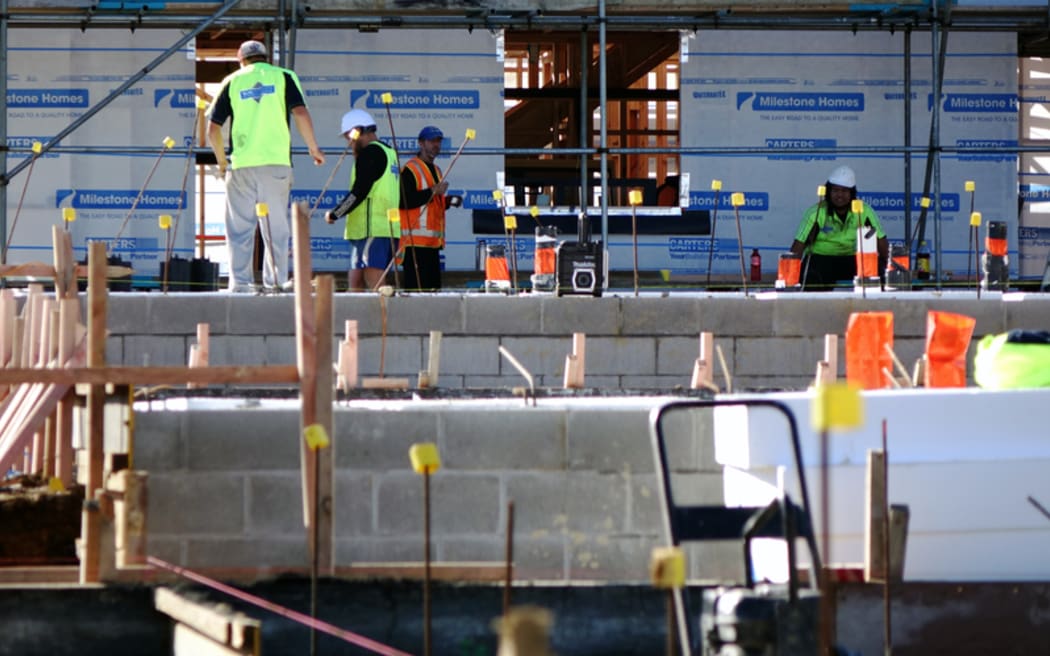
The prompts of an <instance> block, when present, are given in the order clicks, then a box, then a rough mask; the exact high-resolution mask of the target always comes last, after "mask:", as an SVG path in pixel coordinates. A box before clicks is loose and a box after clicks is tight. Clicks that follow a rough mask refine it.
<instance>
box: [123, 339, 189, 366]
mask: <svg viewBox="0 0 1050 656" xmlns="http://www.w3.org/2000/svg"><path fill="white" fill-rule="evenodd" d="M187 354H188V350H187V348H186V337H185V336H183V335H177V336H176V335H170V336H157V335H127V336H125V337H124V358H123V361H124V365H125V366H128V367H146V366H150V367H166V366H178V365H182V366H185V365H186V362H187V361H188V360H187Z"/></svg>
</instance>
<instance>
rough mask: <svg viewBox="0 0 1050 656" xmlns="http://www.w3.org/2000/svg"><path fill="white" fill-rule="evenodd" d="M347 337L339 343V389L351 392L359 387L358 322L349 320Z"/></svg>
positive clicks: (346, 329)
mask: <svg viewBox="0 0 1050 656" xmlns="http://www.w3.org/2000/svg"><path fill="white" fill-rule="evenodd" d="M344 332H345V337H344V338H343V341H342V342H340V343H339V365H338V370H339V376H338V379H337V384H338V387H339V389H341V390H343V391H344V392H349V391H350V389H351V388H354V387H357V320H356V319H347V320H346V328H345V330H344Z"/></svg>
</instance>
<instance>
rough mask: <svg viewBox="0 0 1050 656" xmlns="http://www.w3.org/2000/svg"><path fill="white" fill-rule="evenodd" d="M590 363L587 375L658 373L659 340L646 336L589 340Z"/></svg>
mask: <svg viewBox="0 0 1050 656" xmlns="http://www.w3.org/2000/svg"><path fill="white" fill-rule="evenodd" d="M570 351H571V349H570ZM586 361H587V373H593V374H598V375H601V374H622V373H624V372H631V373H632V374H636V375H637V374H655V373H656V340H655V338H646V337H634V338H627V337H597V338H591V339H588V340H587V353H586Z"/></svg>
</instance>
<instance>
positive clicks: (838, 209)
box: [791, 166, 890, 291]
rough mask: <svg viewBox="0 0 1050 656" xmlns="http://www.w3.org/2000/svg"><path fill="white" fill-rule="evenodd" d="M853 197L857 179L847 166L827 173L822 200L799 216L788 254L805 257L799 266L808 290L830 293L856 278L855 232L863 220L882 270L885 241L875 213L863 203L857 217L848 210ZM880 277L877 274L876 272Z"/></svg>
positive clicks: (887, 252) (886, 252)
mask: <svg viewBox="0 0 1050 656" xmlns="http://www.w3.org/2000/svg"><path fill="white" fill-rule="evenodd" d="M856 198H857V176H856V174H855V173H854V172H853V169H851V168H850V167H848V166H840V167H838V168H836V169H835V170H834V171H832V172H831V175H829V176H828V180H827V184H826V185H825V197H824V199H823V200H821V201H820V202H818V203H817V204H816V205H813V206H812V207H810V208H809V209H807V210H806V211H805V213H804V214H803V215H802V222H801V223H800V224H799V227H798V232H797V233H796V234H795V240H794V242H792V244H791V252H792V253H795V254H796V255H799V256H804V255H806V254H808V260H807V261H805V262H804V263H803V265H802V271H803V273H802V286H803V288H804V289H809V290H816V291H819V290H830V289H831V288H832V287H834V285H835V284H836V283H837V282H839V281H843V280H848V281H851V282H852V280H853V278H854V277H855V276H856V275H857V262H856V257H855V254H856V251H857V230H858V226H859V225H860V224H861V222H862V221H863V225H864V226H865V228H866V229H870V230H874V231H875V236H876V238H877V241H876V247H877V250H878V262H879V268H878V270H879V271H880V272H882V271H884V270H885V268H886V258H887V257H888V256H889V249H890V247H889V241H888V240H887V239H886V233H885V232H884V231H883V229H882V224H881V223H880V222H879V217H878V215H877V214H876V213H875V210H873V209H871V207H870V206H869V205H868V204H867V203H865V204H864V210H863V212H862V214H861V216H858V215H857V214H855V213H854V212H853V211H852V210H851V206H852V204H853V201H854V200H855V199H856ZM880 275H881V273H880Z"/></svg>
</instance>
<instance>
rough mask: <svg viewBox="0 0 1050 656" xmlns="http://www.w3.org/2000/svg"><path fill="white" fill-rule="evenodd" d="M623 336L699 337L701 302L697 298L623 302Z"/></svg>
mask: <svg viewBox="0 0 1050 656" xmlns="http://www.w3.org/2000/svg"><path fill="white" fill-rule="evenodd" d="M620 307H621V311H622V312H623V319H622V321H623V333H622V334H624V335H631V336H634V335H681V334H683V333H684V334H687V335H688V334H692V333H697V334H699V325H700V316H701V302H700V301H699V300H698V299H697V298H695V297H674V296H671V297H668V298H653V297H649V296H646V297H637V298H636V297H625V298H622V299H620Z"/></svg>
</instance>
